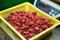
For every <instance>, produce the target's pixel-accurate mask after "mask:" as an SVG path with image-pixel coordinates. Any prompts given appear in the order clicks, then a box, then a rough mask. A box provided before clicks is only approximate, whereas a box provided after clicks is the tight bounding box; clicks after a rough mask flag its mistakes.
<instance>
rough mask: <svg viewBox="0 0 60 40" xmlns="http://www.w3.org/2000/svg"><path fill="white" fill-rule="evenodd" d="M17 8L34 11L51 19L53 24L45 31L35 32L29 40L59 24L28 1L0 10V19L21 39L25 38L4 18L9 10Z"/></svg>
mask: <svg viewBox="0 0 60 40" xmlns="http://www.w3.org/2000/svg"><path fill="white" fill-rule="evenodd" d="M19 10H25V11H28V12H36V13H37V15H38V16H43V17H46V18H48V19H50V20H51V23H52V24H53V26H52V27H50V28H48V29H46V30H45V31H43V32H41V33H39V34H37V35H36V36H34V37H32V38H31V39H29V40H36V39H38V38H40V37H43V36H45V34H47V33H49V32H51V31H53V30H54V28H55V27H56V26H57V25H59V24H60V22H59V21H58V20H57V19H55V18H53V17H51V16H49V15H48V14H46V13H44V12H43V11H41V10H39V9H38V8H36V7H35V6H33V5H32V4H30V3H28V2H25V3H23V4H20V5H17V6H15V7H12V8H9V9H6V10H3V11H1V12H0V19H1V20H2V21H3V22H4V23H5V24H6V25H8V27H9V28H10V29H11V30H12V31H14V32H15V33H16V34H17V35H18V36H19V37H20V38H21V39H22V40H26V39H25V38H24V37H23V36H22V35H21V34H20V33H19V32H18V31H16V30H15V29H14V28H13V27H12V26H11V25H10V24H9V23H8V22H7V21H6V20H5V18H6V17H7V16H8V15H9V14H10V13H11V12H14V11H19Z"/></svg>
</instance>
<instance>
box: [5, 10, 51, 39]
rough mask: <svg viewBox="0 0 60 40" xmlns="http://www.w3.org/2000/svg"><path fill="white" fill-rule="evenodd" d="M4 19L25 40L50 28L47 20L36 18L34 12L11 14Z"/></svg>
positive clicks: (49, 22) (40, 17)
mask: <svg viewBox="0 0 60 40" xmlns="http://www.w3.org/2000/svg"><path fill="white" fill-rule="evenodd" d="M5 19H6V20H7V21H8V22H9V23H10V24H11V25H12V26H13V27H14V28H15V29H16V30H17V31H18V32H19V33H21V34H22V35H23V36H24V37H25V38H26V39H27V40H28V39H30V38H32V37H33V36H35V35H37V34H38V33H40V32H42V31H44V30H45V29H47V28H49V27H51V26H52V23H51V21H50V20H49V19H47V18H44V17H42V16H37V14H36V12H32V13H30V12H26V11H18V12H12V13H10V15H9V16H8V17H7V18H5Z"/></svg>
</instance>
